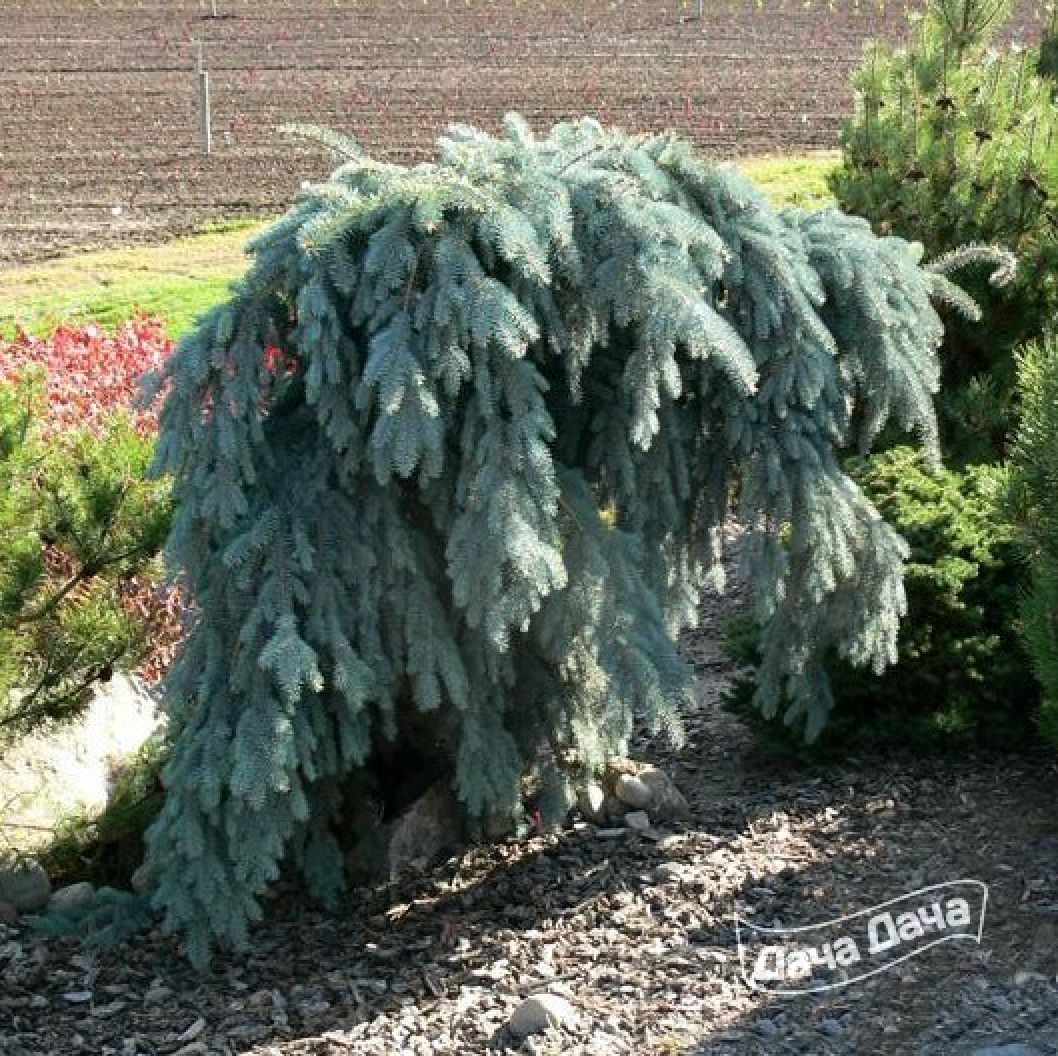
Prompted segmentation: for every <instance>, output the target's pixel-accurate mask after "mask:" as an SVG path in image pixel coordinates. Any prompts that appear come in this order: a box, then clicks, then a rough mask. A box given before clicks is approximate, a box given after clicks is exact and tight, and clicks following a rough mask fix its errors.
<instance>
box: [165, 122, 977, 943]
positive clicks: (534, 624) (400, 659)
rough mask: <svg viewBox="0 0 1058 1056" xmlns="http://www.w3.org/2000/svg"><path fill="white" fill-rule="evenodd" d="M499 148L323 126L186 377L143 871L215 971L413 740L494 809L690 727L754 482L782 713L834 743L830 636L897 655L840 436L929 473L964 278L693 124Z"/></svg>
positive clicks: (548, 792) (767, 625)
mask: <svg viewBox="0 0 1058 1056" xmlns="http://www.w3.org/2000/svg"><path fill="white" fill-rule="evenodd" d="M505 133H506V134H505V136H503V137H502V138H494V137H491V136H488V135H485V134H484V133H482V132H479V131H477V130H475V129H472V128H467V127H455V128H453V129H452V130H451V132H450V134H449V135H448V136H447V137H445V138H444V139H442V140H441V143H440V158H439V160H438V161H437V162H436V163H435V164H424V165H419V166H416V167H414V168H404V167H400V166H397V165H389V164H383V163H380V162H377V161H374V160H372V159H370V158H368V157H366V156H364V155H363V154H361V153H360V152H359V150H358V149H357V148H356V146H355V144H349V143H345V142H343V141H340V140H337V139H336V140H333V141H332V144H333V145H335V146H337V147H339V148H340V149H343V150H345V152H346V154H347V160H346V162H345V164H343V165H342V167H341V168H339V169H338V170H337V171H336V172H335V173H334V174H333V176H332V177H331V178H330V179H329V180H328V181H326V182H325V183H323V184H321V185H319V186H316V187H312V188H310V189H308V190H307V191H306V192H305V193H304V194H303V195H302V196H301V198H300V200H299V201H298V203H297V204H296V205H295V207H294V208H293V209H292V210H291V211H290V212H289V213H288V214H287V216H285V217H284V218H283V219H281V220H280V221H279V222H278V223H277V224H275V225H274V226H273V227H272V228H271V229H270V230H269V231H268V232H266V233H264V234H263V235H261V236H259V237H258V238H257V239H256V240H255V241H254V242H253V243H252V244H251V248H252V252H253V254H254V262H253V265H252V267H251V269H250V271H249V272H248V274H247V275H246V276H245V278H244V279H243V280H242V281H241V282H240V283H239V285H238V286H237V288H236V290H235V294H234V297H233V299H232V300H231V301H230V303H228V304H226V305H224V306H222V307H219V308H218V309H216V310H215V311H213V312H212V313H211V314H209V315H208V316H206V317H205V318H204V319H203V320H202V322H201V324H200V326H199V327H198V329H197V330H196V331H195V332H194V333H193V334H192V335H191V336H189V337H188V338H187V339H185V340H184V342H183V343H182V345H181V347H180V349H179V350H178V352H177V354H176V355H175V356H174V358H173V359H172V360H171V361H170V364H169V365H168V366H167V369H166V372H165V378H166V379H167V380H168V381H169V382H171V391H170V395H169V396H168V399H167V402H166V405H165V407H164V410H163V412H162V415H161V425H162V431H161V436H160V440H159V445H158V449H157V461H156V470H157V471H158V472H159V473H171V474H172V477H173V480H174V482H175V484H174V486H175V493H176V498H177V499H178V500H179V501H178V511H177V514H176V518H175V521H174V527H173V531H172V535H171V538H170V541H169V553H170V557H171V559H172V561H173V562H174V564H175V565H176V566H177V567H178V568H180V569H182V570H184V571H185V572H186V575H187V581H188V584H189V588H190V592H191V594H192V596H193V600H194V602H195V604H196V608H197V610H198V612H199V613H200V617H199V621H198V623H197V625H196V626H195V628H194V630H193V632H192V633H191V635H190V637H189V639H188V641H187V643H186V646H185V648H184V651H183V653H182V656H181V657H180V658H179V660H178V661H177V663H176V664H175V665H174V667H173V669H172V671H171V674H170V677H169V679H168V684H167V699H168V708H169V711H170V715H171V722H172V724H173V726H172V729H173V732H174V746H173V753H172V757H171V760H170V762H169V764H168V766H167V768H166V771H165V774H164V782H165V785H166V789H167V796H166V800H165V803H164V806H163V809H162V812H161V815H160V816H159V818H158V820H157V822H156V823H155V824H154V826H153V827H152V829H151V831H150V832H149V834H148V849H149V853H148V870H149V874H150V876H151V879H152V883H153V886H154V899H155V903H156V905H157V906H158V907H159V908H162V909H164V911H165V913H166V915H167V920H168V924H169V925H170V926H171V927H173V928H175V929H177V930H179V931H181V932H184V933H185V934H186V935H187V938H188V940H189V950H190V953H191V956H192V958H193V959H194V960H195V961H196V962H197V963H200V964H201V963H205V962H206V960H207V958H208V955H209V950H210V946H211V944H212V942H213V941H215V940H220V941H222V942H225V943H231V944H233V945H235V946H241V945H243V944H244V943H245V942H246V940H247V929H248V926H249V925H250V924H251V922H253V921H254V920H255V919H257V918H258V916H259V915H260V905H259V901H258V898H259V896H260V895H261V893H262V892H263V891H264V890H265V889H266V888H267V887H268V885H269V884H271V883H272V882H273V881H274V880H275V879H276V877H277V875H278V870H279V866H280V863H281V861H283V860H284V859H287V860H289V861H290V862H291V863H292V864H294V865H296V866H298V867H300V869H301V871H302V873H303V874H304V876H305V878H306V880H307V881H308V884H309V887H310V889H311V890H312V891H313V892H315V893H316V894H318V895H320V896H323V897H326V898H329V899H332V900H333V899H334V898H336V897H337V896H338V895H339V893H340V891H341V887H342V881H343V876H342V868H341V863H342V855H341V850H340V847H339V844H338V842H337V841H336V839H335V835H334V833H335V828H336V825H338V824H339V822H340V818H341V811H342V797H341V788H342V782H343V780H345V778H346V777H347V776H348V775H350V774H354V773H355V772H356V771H358V770H359V769H361V768H363V767H365V766H366V765H369V763H370V760H371V759H372V757H373V756H377V754H378V753H379V752H382V751H384V750H385V746H386V745H387V744H389V743H392V742H393V741H396V742H398V743H399V742H401V741H402V740H414V741H415V743H416V744H417V746H418V747H419V749H420V750H421V751H422V753H423V754H424V756H431V755H432V756H433V758H434V760H438V759H439V760H441V761H442V763H443V771H444V772H445V773H446V774H448V775H449V776H450V778H451V780H452V782H453V784H454V787H455V789H456V790H457V792H458V794H459V796H460V797H461V799H462V801H463V803H464V804H465V807H466V810H467V812H468V814H469V815H471V816H476V815H482V814H483V813H486V812H492V811H500V812H508V813H514V812H516V811H517V810H518V809H519V800H520V791H521V781H522V779H523V776H524V775H525V774H526V772H527V771H530V770H532V771H534V772H535V776H536V778H537V780H538V782H539V787H540V788H541V790H542V791H541V798H542V801H543V802H545V803H549V804H552V805H554V806H555V807H556V808H557V807H558V806H560V805H561V804H562V803H563V802H564V801H565V798H566V796H567V794H568V790H569V787H570V782H571V781H572V780H574V779H575V778H576V777H577V775H578V774H579V773H581V772H587V771H590V770H592V769H594V768H596V767H597V766H599V765H600V764H601V762H602V761H603V760H604V759H605V758H606V757H607V756H609V755H611V754H613V753H615V752H618V751H620V750H621V749H622V747H623V745H624V744H625V741H626V739H627V737H628V735H629V732H630V730H631V728H632V722H633V719H634V718H635V717H637V716H638V717H640V718H641V719H643V720H645V722H646V723H647V724H648V725H649V726H650V727H651V728H653V729H656V730H660V729H666V730H668V731H670V732H671V733H672V734H673V735H674V736H677V737H678V736H679V731H680V711H681V707H682V705H683V704H684V702H685V701H687V699H688V697H689V693H690V671H689V670H688V668H687V666H686V665H685V663H684V662H683V661H682V659H681V658H680V656H679V654H678V653H677V650H676V648H675V645H674V635H675V633H676V632H677V631H678V630H679V629H680V628H681V627H685V626H687V625H688V624H690V623H692V622H693V620H694V618H695V613H696V607H697V602H698V597H699V592H700V591H701V590H702V589H703V588H711V589H720V588H722V585H723V573H722V569H721V556H722V554H721V533H720V529H721V525H722V522H723V520H724V518H725V516H726V515H727V514H728V512H729V509H730V503H731V498H732V495H733V494H737V503H738V512H739V515H740V517H741V518H742V521H743V522H744V523H745V524H746V525H748V526H749V527H750V529H751V533H750V544H749V546H748V547H747V559H748V561H749V563H750V568H751V582H752V583H753V584H754V589H755V595H756V598H755V600H756V611H757V615H758V617H759V619H760V620H761V622H762V624H763V625H764V632H763V657H762V664H761V669H760V678H759V684H758V689H757V701H758V704H759V706H760V707H762V708H763V709H764V710H765V711H766V712H774V710H775V709H776V708H777V707H778V706H779V701H780V696H781V698H782V700H783V701H784V703H785V704H786V706H787V707H788V710H789V717H790V718H791V720H793V721H803V722H805V723H806V725H807V728H808V731H809V732H810V733H811V732H813V731H817V730H818V729H819V728H820V727H821V726H822V724H823V722H824V720H825V718H826V715H827V712H828V710H829V707H830V698H829V693H828V690H827V684H826V677H825V673H824V670H823V666H822V660H823V658H824V656H825V655H826V654H827V653H828V652H829V651H831V650H833V651H836V652H837V653H839V654H840V655H841V656H843V657H844V658H846V659H847V660H849V661H850V662H852V663H855V664H860V665H866V666H869V667H871V668H872V669H874V670H881V669H882V668H884V667H885V666H886V665H887V664H889V663H891V662H892V661H893V660H894V659H895V648H896V634H897V627H898V622H899V618H900V615H901V614H902V613H903V611H904V605H905V599H904V591H903V585H902V566H903V561H904V557H905V555H906V548H905V544H904V543H903V541H902V540H901V539H900V538H899V537H898V535H897V534H896V532H894V531H893V529H891V528H890V527H889V526H888V525H887V524H886V523H885V522H884V521H883V520H882V518H881V517H880V516H879V514H878V513H877V511H876V510H875V509H874V508H873V506H872V505H871V503H870V502H869V501H868V500H867V499H866V498H865V496H864V494H863V492H862V491H861V490H860V489H859V488H858V487H857V486H856V484H855V483H854V482H853V481H852V480H851V479H850V478H849V476H848V475H847V474H846V473H845V471H844V469H843V467H842V460H841V453H842V450H843V449H844V448H846V446H848V445H849V444H851V443H854V442H858V443H859V445H860V446H862V447H867V446H869V444H870V442H871V440H872V439H873V438H874V437H876V436H877V435H878V433H879V431H880V430H881V429H882V428H883V427H884V426H885V425H886V423H887V422H893V423H894V424H895V425H897V426H899V427H900V428H903V429H905V430H911V431H913V432H915V433H916V434H917V435H918V437H919V438H920V440H921V443H922V445H923V447H924V449H925V450H926V452H927V453H928V455H929V456H930V457H932V458H935V457H936V436H937V430H936V423H935V420H934V414H933V408H932V403H931V398H932V396H933V393H934V392H935V390H936V387H937V374H938V366H937V360H936V358H935V351H936V348H937V346H938V344H939V342H940V340H941V337H942V328H941V322H940V319H939V317H938V315H937V313H936V312H935V310H934V308H933V305H932V302H933V301H934V300H940V301H944V302H947V303H949V304H951V305H953V306H954V307H955V308H956V309H958V310H962V311H965V312H967V313H971V314H972V313H973V311H974V306H973V304H972V302H969V301H968V299H967V298H966V297H965V295H964V294H962V292H961V291H960V290H959V289H958V288H956V287H955V286H954V285H953V284H952V282H951V281H950V280H949V278H948V277H947V276H946V275H945V274H944V273H943V271H944V269H941V270H938V271H934V270H930V269H929V268H925V267H923V266H922V264H921V254H922V251H921V247H919V246H914V245H912V244H909V243H908V242H906V241H904V240H903V239H900V238H896V237H890V238H878V237H875V236H874V235H873V234H872V233H871V231H870V228H869V226H868V224H867V223H866V222H865V221H862V220H857V219H852V218H850V217H847V216H844V215H842V214H841V213H839V212H836V211H834V210H826V211H821V212H815V213H806V212H801V211H798V210H796V209H790V210H786V211H783V212H781V213H779V212H776V211H775V210H774V209H773V208H772V207H771V206H770V205H769V204H768V203H767V201H766V200H765V199H764V198H763V196H762V195H760V194H759V193H757V192H756V191H755V190H754V188H753V187H752V186H751V185H750V184H749V183H748V182H747V181H746V180H745V179H744V178H743V177H741V176H740V175H739V174H738V173H737V172H736V171H734V170H732V169H728V168H715V167H713V166H710V165H707V164H705V163H703V162H702V161H701V160H699V159H698V158H697V157H695V155H694V153H693V152H692V150H691V148H690V147H689V146H688V145H687V144H685V143H683V142H680V141H679V140H676V139H673V138H670V137H660V138H649V139H646V138H634V137H630V136H627V135H625V134H623V133H621V132H617V131H611V130H607V129H605V128H603V127H601V126H600V125H599V124H598V123H597V122H595V121H592V120H583V121H580V122H577V123H571V124H564V125H559V126H557V127H556V128H555V129H553V131H552V132H551V134H550V135H549V136H548V137H547V138H546V139H543V140H536V139H534V137H533V135H532V133H531V132H530V130H529V128H528V127H527V125H526V124H525V122H524V121H522V120H521V119H520V118H518V117H515V116H512V117H509V118H507V119H506V122H505ZM277 350H278V351H277ZM277 362H278V363H280V364H281V368H280V369H278V370H277V369H275V366H276V363H277Z"/></svg>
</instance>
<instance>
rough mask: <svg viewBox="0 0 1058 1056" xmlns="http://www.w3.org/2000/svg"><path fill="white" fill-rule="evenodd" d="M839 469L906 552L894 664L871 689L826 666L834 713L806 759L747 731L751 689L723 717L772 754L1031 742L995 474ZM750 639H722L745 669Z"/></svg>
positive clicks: (787, 745)
mask: <svg viewBox="0 0 1058 1056" xmlns="http://www.w3.org/2000/svg"><path fill="white" fill-rule="evenodd" d="M849 470H850V473H851V476H852V478H853V479H854V480H855V481H856V483H857V484H858V485H859V486H860V487H861V488H862V489H863V492H864V494H865V495H866V496H867V498H868V499H869V500H870V502H871V503H872V504H873V505H874V506H875V508H876V509H877V510H878V512H879V513H881V515H882V516H883V517H884V518H885V519H886V521H887V522H888V523H889V524H890V525H891V526H892V527H893V528H895V529H896V530H897V531H898V532H899V533H900V535H901V536H902V537H903V538H904V539H905V540H906V541H907V543H908V546H909V547H910V555H909V557H908V560H907V564H906V566H905V570H904V587H905V590H906V593H907V615H906V616H905V618H904V620H903V621H902V623H901V626H900V634H899V637H898V640H897V648H898V651H899V659H898V661H897V662H896V663H895V664H893V665H892V666H890V667H889V668H887V669H886V671H885V672H884V673H883V674H882V675H880V676H879V677H878V678H872V679H865V678H864V677H863V673H862V672H861V671H859V670H856V669H855V668H853V667H852V666H851V665H849V664H847V663H845V662H843V661H842V660H841V659H840V658H838V657H834V658H832V659H831V661H830V662H829V664H828V674H829V675H830V681H831V687H832V690H833V693H834V698H835V701H836V705H835V708H834V714H833V717H832V719H831V721H830V722H829V723H828V724H827V727H826V729H824V730H823V732H822V734H821V736H820V738H819V740H818V742H817V744H816V745H815V746H814V748H813V749H812V751H811V752H808V753H805V752H804V751H803V750H802V745H803V737H802V736H801V733H802V731H801V730H800V729H799V728H794V729H790V728H789V727H787V728H785V729H784V728H783V727H782V726H781V725H778V724H776V723H769V724H762V723H760V722H759V721H758V720H759V714H758V713H757V711H756V709H754V708H753V707H752V706H751V699H752V694H753V683H752V680H751V679H746V680H745V681H743V682H741V683H740V684H739V685H737V686H736V688H735V690H734V692H733V694H732V696H731V698H730V703H731V706H732V709H733V710H734V711H736V712H737V713H739V714H741V715H742V716H743V717H745V718H748V719H749V720H750V721H751V722H752V723H753V724H754V725H755V727H756V728H757V730H758V732H759V733H760V735H761V737H762V738H763V742H762V743H763V744H764V747H765V748H766V749H767V750H774V751H777V752H780V753H781V754H786V753H791V754H794V755H799V754H809V755H816V756H818V755H820V754H829V753H841V752H847V751H849V750H851V749H861V748H872V749H875V748H892V747H910V748H912V749H915V750H920V751H934V750H961V749H965V748H974V747H991V748H1003V749H1008V748H1014V747H1019V746H1024V745H1025V744H1027V743H1031V741H1032V740H1033V738H1034V736H1035V723H1036V720H1037V704H1038V702H1039V692H1038V690H1037V687H1036V685H1035V683H1034V681H1033V678H1032V670H1031V665H1030V663H1029V661H1028V657H1027V655H1026V652H1025V650H1024V649H1023V648H1022V645H1021V642H1020V640H1019V636H1018V629H1017V628H1018V608H1019V603H1020V600H1021V596H1022V593H1023V590H1024V586H1025V575H1024V568H1023V562H1022V561H1021V558H1020V555H1019V553H1018V548H1017V541H1016V533H1015V530H1014V528H1013V526H1012V524H1011V522H1010V518H1009V516H1008V514H1007V513H1006V512H1005V507H1006V496H1007V480H1006V478H1007V473H1006V471H1005V470H1004V469H1002V468H1000V467H997V466H969V467H966V468H965V469H964V470H963V471H961V472H953V471H950V470H941V471H939V472H937V471H929V470H927V467H926V466H925V465H924V464H923V462H922V459H921V456H920V454H919V452H917V451H915V450H913V449H911V448H907V447H898V448H894V449H893V450H891V451H887V452H885V453H883V454H880V455H872V456H870V457H869V458H864V459H854V460H850V464H849ZM757 637H758V635H757V631H756V628H755V627H754V626H753V625H752V622H751V621H747V620H744V619H743V620H738V621H736V622H734V623H733V625H732V627H731V629H730V631H729V649H730V651H731V652H732V654H733V655H734V656H735V657H736V658H737V659H738V660H739V661H741V662H744V663H748V664H752V663H754V662H755V661H756V660H757Z"/></svg>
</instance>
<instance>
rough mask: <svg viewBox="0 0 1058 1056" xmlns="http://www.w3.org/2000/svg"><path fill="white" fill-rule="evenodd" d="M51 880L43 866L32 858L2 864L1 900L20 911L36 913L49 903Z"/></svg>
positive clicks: (0, 869) (0, 878) (0, 879)
mask: <svg viewBox="0 0 1058 1056" xmlns="http://www.w3.org/2000/svg"><path fill="white" fill-rule="evenodd" d="M50 897H51V880H50V879H49V877H48V874H47V873H46V872H45V871H44V868H43V866H41V864H40V863H39V862H37V861H34V860H33V859H32V858H23V859H20V860H18V861H15V862H12V863H11V864H9V865H0V901H3V902H8V903H10V904H11V905H12V906H14V907H15V909H17V910H18V911H19V913H36V912H37V911H38V910H41V909H43V908H44V907H45V906H46V905H47V904H48V899H49V898H50Z"/></svg>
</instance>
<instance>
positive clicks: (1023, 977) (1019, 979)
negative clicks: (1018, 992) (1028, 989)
mask: <svg viewBox="0 0 1058 1056" xmlns="http://www.w3.org/2000/svg"><path fill="white" fill-rule="evenodd" d="M1045 982H1047V976H1045V975H1040V973H1039V972H1016V973H1015V974H1014V985H1015V986H1028V985H1029V983H1045Z"/></svg>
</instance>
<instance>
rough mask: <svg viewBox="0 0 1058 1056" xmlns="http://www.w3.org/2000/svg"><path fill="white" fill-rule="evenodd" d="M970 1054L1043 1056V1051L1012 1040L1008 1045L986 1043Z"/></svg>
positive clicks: (986, 1055) (982, 1055)
mask: <svg viewBox="0 0 1058 1056" xmlns="http://www.w3.org/2000/svg"><path fill="white" fill-rule="evenodd" d="M970 1056H1043V1053H1042V1052H1040V1050H1039V1049H1034V1048H1033V1047H1032V1046H1031V1045H1022V1044H1021V1042H1014V1043H1012V1044H1010V1045H986V1046H985V1047H984V1048H983V1049H974V1050H973V1052H972V1053H970Z"/></svg>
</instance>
